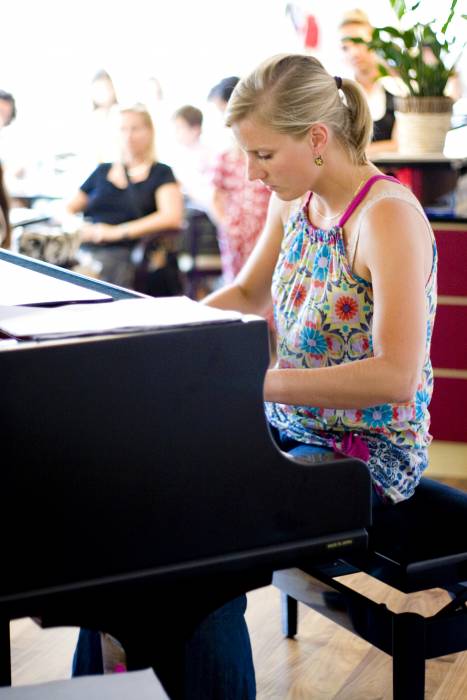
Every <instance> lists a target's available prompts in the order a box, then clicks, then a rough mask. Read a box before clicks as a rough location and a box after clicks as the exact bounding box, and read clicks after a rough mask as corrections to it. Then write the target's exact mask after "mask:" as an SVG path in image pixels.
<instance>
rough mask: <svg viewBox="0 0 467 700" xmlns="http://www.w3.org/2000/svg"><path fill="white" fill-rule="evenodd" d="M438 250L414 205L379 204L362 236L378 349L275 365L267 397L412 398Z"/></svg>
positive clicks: (317, 401) (342, 403)
mask: <svg viewBox="0 0 467 700" xmlns="http://www.w3.org/2000/svg"><path fill="white" fill-rule="evenodd" d="M431 255H432V253H431V241H430V238H429V234H428V229H427V225H426V223H425V222H424V220H423V218H422V217H421V215H420V214H419V213H418V212H417V211H416V210H415V209H413V208H412V207H411V206H410V205H408V204H405V203H401V202H394V200H393V201H391V200H386V201H382V202H379V203H377V204H376V205H375V206H374V207H373V208H372V209H371V210H370V211H369V212H368V214H367V217H366V221H365V223H364V226H363V228H362V231H361V238H360V243H359V258H360V262H361V264H362V265H363V266H366V268H367V270H368V274H369V275H370V278H371V280H372V284H373V297H374V316H373V333H372V336H373V352H374V356H373V357H370V358H367V359H364V360H357V361H355V362H349V363H345V364H341V365H336V366H333V367H324V368H317V369H273V370H269V371H268V373H267V376H266V382H265V398H266V400H269V401H277V402H279V403H288V404H293V405H309V406H319V407H323V408H364V407H366V406H373V405H378V404H381V403H386V402H390V403H393V402H404V401H408V400H410V399H411V398H412V397H413V395H414V393H415V390H416V387H417V382H418V381H419V378H420V372H421V368H422V364H423V359H424V352H425V337H426V312H425V285H426V281H427V278H428V276H429V271H430V269H431Z"/></svg>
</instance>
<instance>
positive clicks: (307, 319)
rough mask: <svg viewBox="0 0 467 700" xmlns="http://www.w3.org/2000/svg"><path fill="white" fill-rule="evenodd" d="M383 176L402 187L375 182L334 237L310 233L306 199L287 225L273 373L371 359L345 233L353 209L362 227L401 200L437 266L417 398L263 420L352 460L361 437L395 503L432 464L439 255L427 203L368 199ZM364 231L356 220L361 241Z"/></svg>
mask: <svg viewBox="0 0 467 700" xmlns="http://www.w3.org/2000/svg"><path fill="white" fill-rule="evenodd" d="M380 179H388V180H391V181H393V182H394V181H395V182H397V180H394V179H393V178H390V177H387V176H383V175H375V176H373V177H372V178H370V179H369V180H368V181H367V182H366V184H365V185H364V187H363V188H362V189H361V190H360V192H359V193H358V194H357V196H356V197H355V198H354V200H353V201H352V202H351V203H350V205H349V207H348V208H347V210H346V211H345V213H344V214H343V216H342V217H341V220H340V221H339V223H338V225H337V226H334V227H332V228H330V229H328V230H323V229H316V228H314V227H313V226H312V224H311V223H310V221H309V218H308V203H309V201H310V198H308V200H307V203H306V205H305V206H304V207H303V208H302V209H300V210H299V211H298V212H297V213H296V214H295V215H293V216H292V217H291V218H290V219H289V221H288V222H287V225H286V227H285V232H284V238H283V242H282V247H281V252H280V255H279V258H278V262H277V265H276V269H275V272H274V277H273V284H272V295H273V302H274V318H275V324H276V328H277V339H278V342H277V358H278V359H277V365H276V366H277V367H279V368H284V369H285V368H303V367H309V368H313V367H329V366H332V365H337V364H342V363H345V362H354V361H356V360H361V359H364V358H366V357H371V356H372V353H373V351H372V320H373V293H372V286H371V283H369V282H368V281H366V280H364V279H362V278H360V277H358V276H357V275H356V274H355V273H354V272H353V271H352V268H351V264H350V263H349V259H348V257H347V254H346V250H345V245H344V239H343V233H342V230H343V226H344V224H345V222H346V221H347V219H348V218H349V216H350V215H351V214H352V213H353V212H354V210H355V209H356V208H357V207H359V206H361V211H360V212H359V216H360V220H361V217H362V216H363V215H364V212H365V210H366V209H367V208H368V207H369V206H372V205H373V204H374V203H375V202H376V201H379V200H380V199H382V198H395V199H402V200H404V201H406V202H407V203H408V204H409V205H411V206H414V207H416V208H417V209H418V211H419V212H420V214H421V216H423V218H424V219H425V221H426V224H427V229H428V230H429V235H430V236H431V239H432V241H433V265H432V270H431V274H430V278H429V280H428V283H427V285H426V288H425V291H426V324H427V334H426V347H425V358H424V363H423V369H422V373H421V376H420V381H419V383H418V387H417V391H416V394H415V396H414V397H413V399H412V400H411V401H409V402H407V403H398V404H389V403H387V404H382V405H379V406H371V407H368V408H363V409H330V408H317V407H313V406H291V405H285V404H278V403H266V415H267V418H268V420H269V422H270V423H271V424H272V425H274V426H275V427H276V428H277V429H278V430H279V431H281V432H282V433H283V434H285V435H286V436H287V437H289V438H291V439H294V440H298V441H299V442H303V443H307V444H311V445H321V446H326V447H332V448H334V449H337V450H339V451H341V452H344V453H349V451H348V449H347V446H348V444H349V438H350V442H352V438H355V437H356V436H358V438H359V439H360V440H364V443H365V450H366V452H367V454H368V459H367V463H368V467H369V469H370V472H371V475H372V478H373V483H374V486H375V488H376V489H377V491H378V492H379V493H380V494H381V495H382V496H383V497H385V498H386V499H388V500H391V501H393V502H397V501H400V500H403V499H405V498H408V497H409V496H411V495H412V494H413V491H414V489H415V487H416V485H417V483H418V481H419V480H420V477H421V475H422V473H423V470H424V469H425V468H426V466H427V464H428V458H427V447H428V445H429V444H430V442H431V436H430V434H429V423H430V416H429V411H428V405H429V403H430V399H431V395H432V391H433V370H432V366H431V362H430V341H431V335H432V328H433V322H434V317H435V309H436V269H437V253H436V245H435V241H434V236H433V232H432V230H431V227H430V225H429V223H428V220H427V219H426V216H425V214H424V212H423V209H422V207H421V205H420V204H419V203H418V202H417V200H416V199H415V198H414V197H413V196H412V195H411V193H410V192H409V191H406V190H405V189H404V188H403V187H402V186H401V191H400V192H399V193H397V192H396V191H386V192H382V193H380V194H378V195H376V196H374V197H372V198H371V199H370V200H369V201H368V202H363V200H364V198H365V196H366V195H367V193H368V192H369V190H370V188H371V186H372V185H373V183H374V182H375V181H377V180H380ZM310 197H311V195H310ZM362 203H363V204H362ZM358 228H359V222H357V234H358ZM407 235H409V233H408V234H407ZM401 254H403V251H401ZM366 448H368V449H366Z"/></svg>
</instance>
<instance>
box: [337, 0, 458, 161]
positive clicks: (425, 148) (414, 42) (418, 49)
mask: <svg viewBox="0 0 467 700" xmlns="http://www.w3.org/2000/svg"><path fill="white" fill-rule="evenodd" d="M389 1H390V3H391V6H392V8H393V10H394V11H395V13H396V15H397V18H398V20H399V25H400V26H399V27H393V26H386V27H376V28H375V29H373V33H372V37H371V40H370V41H367V42H365V43H366V44H367V46H368V48H369V49H371V50H373V51H375V53H376V54H377V55H378V56H379V57H380V58H381V59H382V63H381V64H380V66H379V72H380V74H381V76H387V75H392V76H397V78H398V79H399V81H401V82H402V83H403V85H404V87H405V92H406V95H405V96H404V97H396V98H395V107H396V117H397V125H398V126H397V129H398V141H399V150H400V151H401V152H403V153H404V154H406V155H412V154H420V153H427V152H430V153H440V152H442V150H443V147H444V140H445V137H446V132H447V131H448V130H449V128H450V125H451V114H452V105H453V101H452V99H451V98H450V97H448V96H446V94H445V91H446V85H447V82H448V80H449V78H450V77H451V76H453V75H454V73H455V67H456V63H457V61H458V59H459V58H460V55H461V53H462V50H463V48H464V46H462V47H461V50H460V52H459V54H458V55H457V56H456V57H455V58H454V59H453V57H452V47H453V44H454V42H455V38H452V37H450V35H449V28H450V26H451V23H452V20H453V18H454V17H455V15H456V5H457V0H451V5H450V7H449V11H448V14H447V17H446V19H445V21H444V23H442V24H441V23H440V22H438V20H436V19H433V20H432V21H431V22H428V23H427V24H424V23H422V22H420V21H413V17H414V16H415V13H416V10H417V9H418V8H419V6H420V4H421V0H418V2H416V3H415V4H411V5H410V6H408V5H407V3H406V2H405V0H389ZM461 17H462V18H464V19H467V15H461ZM349 39H350V37H349ZM351 40H352V41H355V42H358V43H361V42H363V41H364V40H363V39H361V38H352V39H351ZM464 45H465V44H464Z"/></svg>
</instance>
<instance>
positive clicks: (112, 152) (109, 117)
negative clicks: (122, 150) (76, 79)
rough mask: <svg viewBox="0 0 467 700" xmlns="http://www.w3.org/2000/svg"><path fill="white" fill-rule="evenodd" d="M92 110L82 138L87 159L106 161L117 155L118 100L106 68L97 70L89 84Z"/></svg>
mask: <svg viewBox="0 0 467 700" xmlns="http://www.w3.org/2000/svg"><path fill="white" fill-rule="evenodd" d="M90 97H91V104H92V112H91V114H90V117H89V123H88V124H86V129H85V133H84V138H85V140H86V146H87V148H88V149H89V159H90V161H91V162H92V164H94V163H96V164H97V163H108V162H110V161H113V160H114V159H115V158H116V157H117V143H118V138H117V128H118V100H117V92H116V89H115V85H114V82H113V80H112V78H111V77H110V74H109V73H108V72H107V71H106V70H103V69H101V70H98V71H97V73H95V75H94V76H93V78H92V80H91V85H90Z"/></svg>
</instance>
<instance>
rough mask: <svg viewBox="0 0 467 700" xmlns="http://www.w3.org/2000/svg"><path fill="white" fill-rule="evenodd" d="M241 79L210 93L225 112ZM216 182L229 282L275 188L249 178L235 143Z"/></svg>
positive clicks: (216, 211)
mask: <svg viewBox="0 0 467 700" xmlns="http://www.w3.org/2000/svg"><path fill="white" fill-rule="evenodd" d="M238 81H239V78H235V77H229V78H225V79H224V80H221V82H220V83H218V84H217V85H215V86H214V87H213V88H212V89H211V91H210V93H209V95H208V99H209V100H212V101H213V102H214V104H215V105H216V107H217V108H218V110H219V111H220V112H221V113H222V114H223V113H224V112H225V109H226V107H227V103H228V101H229V99H230V96H231V94H232V92H233V90H234V88H235V86H236V84H237V83H238ZM213 185H214V195H213V204H212V208H213V213H214V220H215V222H216V225H217V231H218V240H219V249H220V253H221V260H222V277H223V282H224V283H225V284H228V283H230V282H233V280H234V279H235V277H236V276H237V274H238V273H239V272H240V270H241V269H242V267H243V265H244V264H245V262H246V261H247V259H248V257H249V255H250V253H251V251H252V250H253V248H254V246H255V243H256V241H257V239H258V236H259V234H260V233H261V231H262V229H263V226H264V223H265V221H266V214H267V210H268V204H269V198H270V196H271V191H270V190H269V189H268V188H267V187H266V186H265V185H263V183H262V182H260V181H259V180H253V181H252V180H249V179H248V172H247V164H246V159H245V155H244V154H243V153H242V151H241V150H240V148H239V147H238V145H236V144H234V143H233V142H232V145H231V147H230V148H229V149H228V150H226V151H224V152H223V153H221V154H220V155H219V156H218V157H217V160H216V163H215V166H214V169H213Z"/></svg>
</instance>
